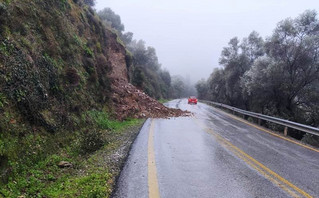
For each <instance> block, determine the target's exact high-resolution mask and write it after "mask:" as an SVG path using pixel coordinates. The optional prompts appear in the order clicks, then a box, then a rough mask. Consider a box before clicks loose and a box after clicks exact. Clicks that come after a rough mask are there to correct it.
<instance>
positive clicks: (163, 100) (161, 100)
mask: <svg viewBox="0 0 319 198" xmlns="http://www.w3.org/2000/svg"><path fill="white" fill-rule="evenodd" d="M168 101H170V100H169V99H159V100H158V102H160V103H162V104H164V103H166V102H168Z"/></svg>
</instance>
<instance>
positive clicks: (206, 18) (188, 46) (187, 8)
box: [95, 0, 319, 82]
mask: <svg viewBox="0 0 319 198" xmlns="http://www.w3.org/2000/svg"><path fill="white" fill-rule="evenodd" d="M105 7H110V8H111V9H112V10H113V11H114V12H115V13H117V14H119V15H120V16H121V20H122V23H123V24H124V25H125V31H130V32H133V33H134V38H135V39H137V40H139V39H143V40H144V41H145V42H146V45H148V46H153V47H154V48H155V49H156V52H157V55H158V58H159V62H160V63H161V64H162V67H163V68H166V69H168V70H169V71H170V73H171V75H177V74H178V75H182V76H184V77H186V76H187V75H189V76H190V78H191V80H192V81H193V82H196V81H197V80H199V79H201V78H207V77H209V75H210V74H211V72H212V71H213V69H214V68H215V67H218V66H219V64H218V60H219V57H220V53H221V51H222V49H223V47H225V46H227V43H228V41H229V40H230V39H231V38H232V37H235V36H237V37H238V38H240V39H242V38H243V37H247V36H248V35H249V34H250V33H251V32H252V31H253V30H255V31H257V32H258V33H259V34H260V35H261V36H263V37H264V38H265V37H266V36H270V35H271V33H272V31H273V30H274V28H275V27H276V24H277V23H278V22H279V21H281V20H283V19H285V18H288V17H291V18H295V17H297V16H298V15H299V14H300V13H302V12H303V11H305V10H306V9H315V10H316V11H317V12H318V11H319V0H303V1H302V0H298V1H297V0H263V1H261V0H200V1H198V0H197V1H195V0H131V1H130V0H126V1H125V0H96V6H95V8H96V9H97V10H101V9H103V8H105Z"/></svg>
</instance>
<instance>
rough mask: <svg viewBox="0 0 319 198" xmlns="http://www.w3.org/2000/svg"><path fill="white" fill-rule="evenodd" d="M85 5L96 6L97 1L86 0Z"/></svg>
mask: <svg viewBox="0 0 319 198" xmlns="http://www.w3.org/2000/svg"><path fill="white" fill-rule="evenodd" d="M84 3H85V4H87V5H89V6H95V0H84Z"/></svg>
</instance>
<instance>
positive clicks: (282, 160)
mask: <svg viewBox="0 0 319 198" xmlns="http://www.w3.org/2000/svg"><path fill="white" fill-rule="evenodd" d="M167 106H169V107H171V108H180V109H182V110H188V111H191V112H193V113H194V115H193V116H191V117H179V118H170V119H154V120H153V122H154V137H153V140H154V145H153V148H148V138H149V137H148V135H149V131H150V125H151V122H152V120H148V121H147V122H146V123H145V125H144V127H143V128H142V130H141V132H140V134H139V136H138V137H137V139H136V141H135V142H134V144H133V147H132V150H131V152H130V155H129V158H128V160H127V162H126V164H125V167H124V168H123V170H122V173H121V176H120V178H119V182H118V188H117V190H116V193H115V194H114V196H115V197H138V198H141V197H149V181H148V174H149V173H148V150H149V149H154V152H155V162H156V163H155V164H156V170H157V172H156V175H157V179H158V183H157V185H158V188H159V191H160V196H161V197H169V198H170V197H174V198H175V197H183V198H185V197H291V196H307V195H311V196H313V197H319V179H318V178H319V153H318V152H315V151H311V150H309V149H306V148H304V147H301V146H299V145H296V144H294V143H291V142H288V141H286V140H283V139H280V138H278V137H274V136H272V135H270V134H268V133H265V132H262V131H260V130H258V129H256V128H254V127H252V126H249V125H247V124H245V123H242V122H240V121H237V120H235V119H233V118H231V117H229V116H227V115H225V114H223V113H221V112H220V111H218V110H216V109H214V108H212V107H210V106H207V105H205V104H202V103H198V105H188V104H187V100H186V99H184V100H174V101H171V102H169V103H167ZM210 131H211V132H210ZM236 149H237V150H236ZM241 152H242V153H241ZM243 153H244V154H243ZM245 155H247V156H248V157H247V156H246V157H245ZM250 157H251V158H252V159H253V160H255V161H256V162H255V163H252V162H251V160H247V159H248V158H250ZM257 163H258V164H261V165H260V166H262V167H263V166H264V167H267V168H268V169H269V170H270V171H273V172H275V173H276V174H278V177H277V176H276V175H275V176H274V175H271V174H269V172H267V171H268V170H267V171H265V170H266V169H265V170H264V169H262V168H258V167H257V168H256V167H255V166H257V165H256V164H257ZM254 164H255V165H254ZM261 169H262V170H261ZM265 172H266V173H265ZM267 175H270V176H267ZM282 179H284V180H286V181H287V182H286V183H285V181H284V180H282ZM287 184H289V185H290V184H291V185H293V186H294V187H291V186H289V185H287ZM286 186H287V187H286ZM304 193H305V194H304Z"/></svg>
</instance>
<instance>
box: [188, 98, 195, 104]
mask: <svg viewBox="0 0 319 198" xmlns="http://www.w3.org/2000/svg"><path fill="white" fill-rule="evenodd" d="M188 104H197V98H196V97H195V96H190V97H188Z"/></svg>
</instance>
